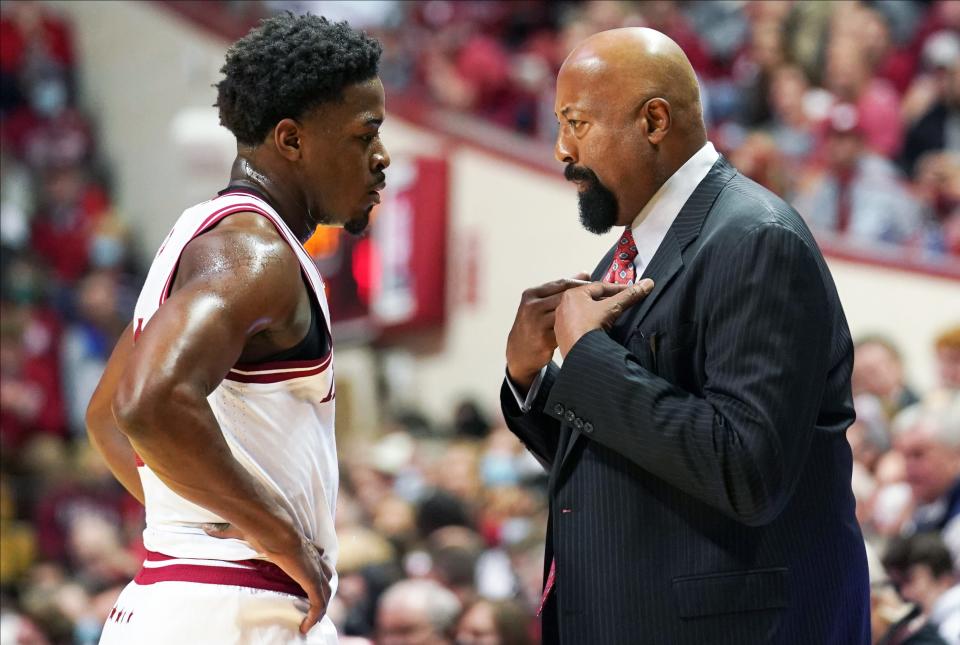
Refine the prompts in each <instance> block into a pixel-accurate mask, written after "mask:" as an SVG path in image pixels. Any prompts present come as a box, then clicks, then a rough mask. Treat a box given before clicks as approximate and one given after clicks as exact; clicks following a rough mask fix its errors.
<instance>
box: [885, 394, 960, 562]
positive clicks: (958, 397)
mask: <svg viewBox="0 0 960 645" xmlns="http://www.w3.org/2000/svg"><path fill="white" fill-rule="evenodd" d="M893 435H894V446H895V447H896V449H897V451H898V452H900V453H901V454H902V455H903V457H904V460H905V466H906V481H907V483H909V484H910V488H911V490H912V492H913V497H914V500H915V502H916V504H917V506H916V508H915V510H914V513H913V518H912V520H911V522H910V525H909V526H908V527H907V530H908V532H910V533H923V532H927V531H936V532H939V533H940V534H941V535H942V537H943V541H944V543H945V544H946V545H947V548H948V549H950V552H951V554H952V556H953V560H954V563H955V564H956V565H957V566H960V394H953V395H952V396H951V397H950V399H949V400H947V401H945V402H939V401H938V402H933V403H927V404H923V403H918V404H916V405H914V406H911V407H909V408H907V409H906V410H904V411H903V412H901V413H900V414H899V415H898V416H897V417H896V419H895V420H894V423H893Z"/></svg>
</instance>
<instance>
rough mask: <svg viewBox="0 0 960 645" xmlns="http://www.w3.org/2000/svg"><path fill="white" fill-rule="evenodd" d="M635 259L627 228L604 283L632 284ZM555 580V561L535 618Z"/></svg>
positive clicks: (634, 277)
mask: <svg viewBox="0 0 960 645" xmlns="http://www.w3.org/2000/svg"><path fill="white" fill-rule="evenodd" d="M636 257H637V245H636V244H635V243H634V241H633V231H631V230H630V227H629V226H628V227H627V228H625V229H624V230H623V234H622V235H621V236H620V240H619V241H618V242H617V248H616V250H615V251H614V252H613V262H611V263H610V268H609V269H608V270H607V273H606V275H604V276H603V281H604V282H612V283H614V284H633V281H634V280H635V279H636V277H637V270H636V269H635V268H634V266H633V261H634V260H635V259H636ZM556 579H557V559H556V558H553V560H551V561H550V571H549V572H548V573H547V581H546V583H545V584H544V585H543V594H541V596H540V606H539V607H538V608H537V616H539V615H540V614H541V613H543V607H544V605H546V604H547V599H548V598H549V597H550V592H551V591H553V587H554V584H555V583H556Z"/></svg>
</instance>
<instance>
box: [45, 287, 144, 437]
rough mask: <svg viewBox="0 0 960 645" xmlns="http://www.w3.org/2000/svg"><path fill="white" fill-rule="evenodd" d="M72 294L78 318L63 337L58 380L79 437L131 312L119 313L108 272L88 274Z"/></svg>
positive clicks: (72, 424) (68, 414) (116, 293)
mask: <svg viewBox="0 0 960 645" xmlns="http://www.w3.org/2000/svg"><path fill="white" fill-rule="evenodd" d="M75 293H76V313H77V317H76V320H75V321H74V322H73V323H72V324H71V325H70V326H69V327H68V328H67V330H66V333H65V334H64V338H63V346H62V355H61V359H62V360H61V378H62V381H63V392H64V395H65V398H66V403H67V417H68V421H69V426H70V430H71V431H72V432H75V433H80V434H81V435H82V434H84V433H85V429H84V415H85V414H86V410H87V404H88V403H89V402H90V397H91V396H92V395H93V391H94V389H96V387H97V383H98V382H99V380H100V375H101V374H103V370H104V367H105V366H106V364H107V359H108V358H109V357H110V352H111V350H112V349H113V346H114V345H116V343H117V339H118V338H120V334H121V332H122V331H123V329H124V327H126V325H127V321H128V320H129V319H130V318H131V317H132V310H131V311H129V312H127V311H122V310H121V307H120V303H119V302H118V296H119V294H120V286H119V284H118V280H117V277H116V276H115V275H114V274H111V273H109V272H107V271H96V272H94V273H91V274H89V275H87V276H86V277H85V278H83V279H82V280H81V281H80V283H79V285H77V289H76V291H75ZM127 314H130V315H127Z"/></svg>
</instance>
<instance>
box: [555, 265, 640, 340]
mask: <svg viewBox="0 0 960 645" xmlns="http://www.w3.org/2000/svg"><path fill="white" fill-rule="evenodd" d="M651 291H653V280H650V279H649V278H645V279H643V280H641V281H640V282H638V283H637V284H635V285H622V284H611V283H609V282H591V283H590V284H588V285H585V286H582V287H577V288H576V289H570V290H569V291H565V292H564V293H562V294H561V297H560V305H559V306H558V307H557V309H556V320H555V321H554V325H553V329H554V334H555V336H556V339H557V345H558V346H559V347H560V354H561V355H562V356H566V355H567V353H568V352H569V351H570V348H572V347H573V346H574V345H575V344H576V343H577V341H578V340H580V337H581V336H583V335H584V334H586V333H587V332H589V331H593V330H594V329H606V330H609V329H610V327H612V326H613V323H614V322H616V320H617V318H619V317H620V314H622V313H623V312H624V311H626V310H627V309H629V308H630V307H632V306H633V305H635V304H637V303H638V302H640V301H641V300H643V299H644V298H645V297H647V295H648V294H649V293H650V292H651Z"/></svg>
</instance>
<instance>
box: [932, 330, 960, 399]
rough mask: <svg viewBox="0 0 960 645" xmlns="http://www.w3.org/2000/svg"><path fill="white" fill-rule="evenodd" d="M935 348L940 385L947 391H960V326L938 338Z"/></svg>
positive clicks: (944, 332)
mask: <svg viewBox="0 0 960 645" xmlns="http://www.w3.org/2000/svg"><path fill="white" fill-rule="evenodd" d="M934 347H935V348H936V353H937V371H938V372H939V377H940V385H941V386H942V387H944V388H945V389H947V390H960V325H956V326H954V327H950V328H949V329H946V330H945V331H943V332H942V333H941V334H940V335H939V336H937V339H936V341H935V342H934Z"/></svg>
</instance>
